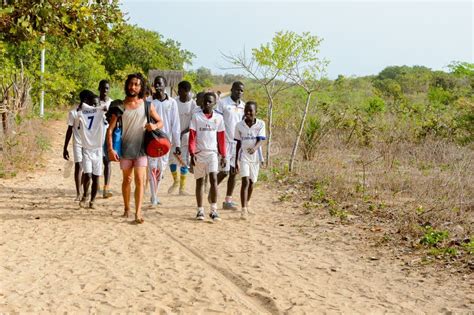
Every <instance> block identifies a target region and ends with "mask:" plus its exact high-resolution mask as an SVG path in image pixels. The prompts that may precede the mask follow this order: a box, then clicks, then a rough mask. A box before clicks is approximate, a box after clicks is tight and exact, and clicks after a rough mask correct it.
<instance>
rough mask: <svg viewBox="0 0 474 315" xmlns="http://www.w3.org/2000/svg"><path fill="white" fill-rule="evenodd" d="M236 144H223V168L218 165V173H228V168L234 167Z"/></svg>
mask: <svg viewBox="0 0 474 315" xmlns="http://www.w3.org/2000/svg"><path fill="white" fill-rule="evenodd" d="M236 148H237V143H236V142H235V141H233V142H227V141H226V142H225V150H226V155H225V167H221V166H220V165H219V171H220V172H229V171H230V167H235V154H236V151H235V150H236Z"/></svg>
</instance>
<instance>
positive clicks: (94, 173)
mask: <svg viewBox="0 0 474 315" xmlns="http://www.w3.org/2000/svg"><path fill="white" fill-rule="evenodd" d="M90 93H92V92H90ZM87 103H88V104H86V103H83V104H82V105H81V110H80V111H79V112H78V119H79V134H80V136H81V143H82V148H83V149H82V169H83V172H84V178H83V180H84V183H83V188H84V192H83V195H82V199H81V201H80V203H79V205H80V206H81V207H83V208H85V207H86V205H87V197H88V192H89V185H90V181H91V179H92V188H91V196H90V201H89V208H91V209H95V207H94V200H95V197H96V195H97V190H98V189H99V177H100V176H101V175H102V167H103V166H102V150H103V146H104V138H105V131H104V130H105V129H106V128H107V125H106V120H105V112H106V108H105V106H102V107H101V106H100V105H99V103H100V101H99V97H98V96H97V95H94V94H93V93H92V95H91V96H90V97H89V98H88V101H87ZM89 104H91V105H92V106H90V105H89Z"/></svg>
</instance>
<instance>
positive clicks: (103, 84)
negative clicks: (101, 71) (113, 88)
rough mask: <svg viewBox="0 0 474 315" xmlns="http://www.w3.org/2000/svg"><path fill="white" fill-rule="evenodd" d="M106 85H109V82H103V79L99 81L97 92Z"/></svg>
mask: <svg viewBox="0 0 474 315" xmlns="http://www.w3.org/2000/svg"><path fill="white" fill-rule="evenodd" d="M106 84H108V85H110V82H109V80H105V79H104V80H100V82H99V90H100V88H101V87H103V86H105V85H106Z"/></svg>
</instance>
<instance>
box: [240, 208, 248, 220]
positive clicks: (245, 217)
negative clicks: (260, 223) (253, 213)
mask: <svg viewBox="0 0 474 315" xmlns="http://www.w3.org/2000/svg"><path fill="white" fill-rule="evenodd" d="M248 218H249V212H248V210H247V209H246V208H242V212H241V213H240V219H241V220H248Z"/></svg>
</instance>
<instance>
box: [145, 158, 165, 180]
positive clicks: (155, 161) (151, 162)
mask: <svg viewBox="0 0 474 315" xmlns="http://www.w3.org/2000/svg"><path fill="white" fill-rule="evenodd" d="M168 156H169V153H168V154H166V155H164V156H161V157H159V158H152V157H148V169H149V170H151V169H154V168H157V169H159V170H160V174H161V177H160V179H161V178H163V174H164V172H165V169H166V167H167V166H168Z"/></svg>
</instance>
